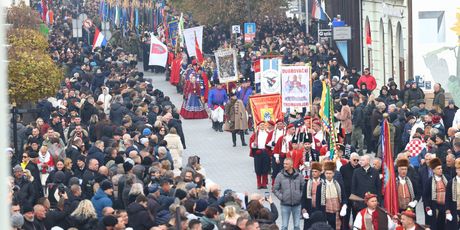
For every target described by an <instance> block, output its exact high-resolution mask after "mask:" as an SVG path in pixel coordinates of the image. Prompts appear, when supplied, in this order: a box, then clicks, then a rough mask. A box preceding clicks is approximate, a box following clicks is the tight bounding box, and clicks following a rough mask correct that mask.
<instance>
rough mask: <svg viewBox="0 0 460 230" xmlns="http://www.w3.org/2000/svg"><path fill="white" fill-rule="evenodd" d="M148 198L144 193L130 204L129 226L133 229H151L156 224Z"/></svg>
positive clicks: (128, 210) (128, 209)
mask: <svg viewBox="0 0 460 230" xmlns="http://www.w3.org/2000/svg"><path fill="white" fill-rule="evenodd" d="M147 204H148V199H147V197H145V196H144V195H139V196H138V197H137V198H136V202H133V203H131V204H130V205H128V208H127V209H126V211H127V212H128V218H129V219H128V220H129V222H128V227H131V228H133V229H150V228H151V227H153V226H154V225H155V223H154V220H153V216H152V214H151V213H150V212H149V210H148V209H147Z"/></svg>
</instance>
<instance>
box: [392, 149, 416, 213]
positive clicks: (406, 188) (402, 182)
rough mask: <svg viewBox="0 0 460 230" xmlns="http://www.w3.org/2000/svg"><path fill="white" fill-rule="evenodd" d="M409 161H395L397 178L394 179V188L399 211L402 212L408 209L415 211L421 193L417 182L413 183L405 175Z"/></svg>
mask: <svg viewBox="0 0 460 230" xmlns="http://www.w3.org/2000/svg"><path fill="white" fill-rule="evenodd" d="M409 167H410V165H409V160H407V159H404V158H403V159H398V160H397V161H396V169H397V171H398V176H397V177H396V188H397V191H398V205H399V211H400V212H402V211H404V210H407V209H408V208H411V209H415V206H417V203H418V201H419V200H420V197H421V191H420V189H419V188H418V186H417V184H418V182H417V181H413V180H412V179H411V178H410V177H409V176H408V174H407V172H408V168H409Z"/></svg>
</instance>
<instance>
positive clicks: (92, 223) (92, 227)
mask: <svg viewBox="0 0 460 230" xmlns="http://www.w3.org/2000/svg"><path fill="white" fill-rule="evenodd" d="M97 224H98V221H97V218H94V219H93V218H91V219H90V218H85V217H83V216H70V217H69V225H70V226H71V227H74V228H77V229H85V230H96V229H97Z"/></svg>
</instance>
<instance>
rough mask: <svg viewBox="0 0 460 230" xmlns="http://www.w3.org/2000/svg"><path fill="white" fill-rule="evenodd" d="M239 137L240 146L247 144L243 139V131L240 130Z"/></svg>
mask: <svg viewBox="0 0 460 230" xmlns="http://www.w3.org/2000/svg"><path fill="white" fill-rule="evenodd" d="M240 138H241V145H242V146H248V145H247V144H246V142H245V141H244V132H243V131H240Z"/></svg>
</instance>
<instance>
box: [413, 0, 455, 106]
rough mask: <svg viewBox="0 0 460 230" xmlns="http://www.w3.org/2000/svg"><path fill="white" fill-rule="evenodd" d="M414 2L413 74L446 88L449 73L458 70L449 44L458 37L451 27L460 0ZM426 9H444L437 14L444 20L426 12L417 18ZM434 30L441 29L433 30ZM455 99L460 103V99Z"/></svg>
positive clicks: (427, 10) (452, 73)
mask: <svg viewBox="0 0 460 230" xmlns="http://www.w3.org/2000/svg"><path fill="white" fill-rule="evenodd" d="M416 2H417V3H416V4H415V3H414V4H413V42H414V52H413V64H414V75H415V76H416V75H419V76H422V77H423V78H424V80H425V81H431V82H432V85H433V84H434V83H435V82H439V83H441V85H443V87H444V88H445V89H446V90H448V91H449V85H450V84H449V83H450V82H449V76H451V75H456V70H457V64H456V59H455V55H454V51H453V50H449V48H452V47H455V46H457V41H458V37H457V35H456V34H455V32H454V31H452V30H451V28H452V27H453V26H454V24H455V22H456V11H459V12H460V10H456V9H457V8H459V7H460V1H458V0H456V1H452V0H437V1H436V4H433V1H431V0H417V1H416ZM429 11H431V12H438V13H439V12H443V13H444V16H442V17H439V18H441V19H443V20H438V19H437V18H432V17H431V16H432V15H428V16H425V17H428V19H420V14H422V15H423V14H424V15H427V12H429ZM433 14H434V13H433ZM438 23H439V24H438ZM438 25H440V26H439V30H438ZM433 30H434V31H435V32H433ZM436 30H438V31H440V33H438V34H436V32H437V31H436ZM458 77H460V76H458ZM458 99H460V98H458ZM456 102H457V103H460V100H456Z"/></svg>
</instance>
